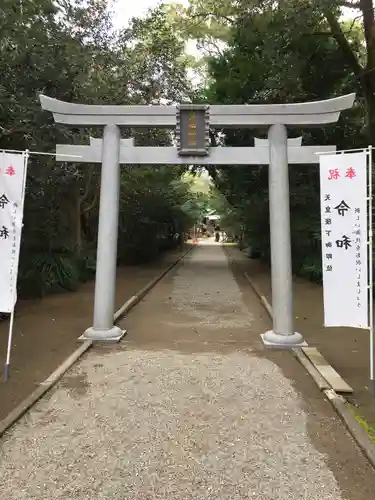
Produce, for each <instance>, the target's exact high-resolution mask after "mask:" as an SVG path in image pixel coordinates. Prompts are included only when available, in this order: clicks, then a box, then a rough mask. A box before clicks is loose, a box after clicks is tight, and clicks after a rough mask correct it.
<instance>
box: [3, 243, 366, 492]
mask: <svg viewBox="0 0 375 500" xmlns="http://www.w3.org/2000/svg"><path fill="white" fill-rule="evenodd" d="M254 307H255V306H254ZM155 311H159V313H157V312H155ZM203 311H206V313H204V312H203ZM210 311H211V313H212V311H214V312H215V313H216V318H217V321H216V323H215V317H214V316H215V315H214V316H213V315H212V314H211V313H210ZM158 314H159V316H158ZM179 318H180V323H179ZM258 320H259V319H258V318H257V317H256V316H255V314H253V313H252V312H251V311H249V310H248V309H247V307H245V305H244V303H243V300H242V294H241V291H240V289H239V286H238V284H237V282H236V280H235V278H234V276H233V274H232V272H231V269H230V268H229V267H228V265H227V262H226V258H225V255H224V253H223V250H222V249H221V248H220V246H214V245H212V246H211V247H210V246H208V245H199V246H198V248H197V249H196V250H194V251H193V252H192V253H191V254H189V256H188V258H187V259H186V262H185V264H184V265H182V266H181V267H179V268H178V269H177V270H176V273H175V276H174V278H173V280H171V281H170V282H163V283H161V284H159V285H158V287H157V288H156V289H155V290H154V291H153V292H152V293H151V295H150V296H149V297H148V298H146V300H145V301H143V302H142V303H141V304H140V305H139V308H138V309H136V310H135V311H134V312H133V313H132V315H131V317H130V318H129V319H128V320H127V323H129V325H130V330H132V332H133V338H134V339H135V341H136V339H137V337H141V336H142V335H144V334H145V332H146V333H147V332H148V331H149V329H150V328H151V327H152V328H153V332H154V337H158V336H159V335H160V336H162V335H163V334H164V333H165V330H168V331H170V332H176V335H177V332H180V334H181V335H185V332H187V331H189V330H188V329H189V328H191V324H193V325H195V326H194V328H199V331H200V332H201V334H202V336H203V337H204V335H207V337H209V336H210V335H211V334H212V333H213V332H215V329H216V331H217V332H221V334H222V333H223V332H227V336H228V337H229V334H231V335H236V332H238V334H239V333H241V332H244V331H245V332H246V329H247V330H248V331H256V330H257V328H259V326H258ZM168 322H170V323H173V325H174V326H171V325H170V324H168ZM181 332H182V333H181ZM259 333H260V332H258V334H257V336H258V337H259ZM125 345H126V344H125ZM291 359H292V358H291ZM313 418H315V419H318V420H319V419H320V418H321V415H319V414H317V415H315V416H314V417H313ZM309 419H311V415H308V414H307V413H306V410H305V406H304V402H303V399H302V397H301V395H300V394H299V393H298V392H297V391H296V389H295V388H294V387H293V385H292V383H291V381H290V380H289V379H287V378H286V377H285V376H284V374H283V372H282V370H281V369H280V368H279V366H277V364H276V363H274V362H272V361H271V360H269V359H266V358H265V357H263V356H259V355H258V353H257V352H256V349H254V348H253V347H251V346H249V347H246V348H244V349H242V350H239V349H238V350H235V351H232V352H220V351H217V350H215V348H212V349H211V350H209V351H207V352H196V351H195V352H190V353H189V352H187V353H185V354H183V353H182V352H177V351H174V350H172V349H171V348H169V349H161V348H159V349H158V348H156V349H149V348H146V347H144V348H140V347H138V348H137V347H134V346H133V347H130V345H129V346H128V347H127V348H126V347H125V346H123V347H122V348H114V349H112V348H111V349H109V350H108V349H107V350H103V351H101V350H98V351H94V352H90V353H89V355H88V356H86V357H85V358H83V359H82V361H80V363H79V364H78V365H77V366H76V367H75V368H74V369H73V370H72V371H71V372H69V373H68V375H67V376H65V377H64V379H63V380H62V381H61V383H60V384H59V385H58V386H57V388H56V390H54V391H53V392H52V393H51V395H50V396H49V397H48V398H45V399H43V400H42V401H40V402H39V403H38V404H37V405H36V406H35V407H34V409H33V410H32V411H31V412H30V413H29V414H28V415H27V416H26V417H25V418H23V419H22V420H21V421H20V422H19V423H18V424H17V425H16V426H15V427H14V428H13V430H12V431H11V432H9V433H8V434H7V435H6V437H5V438H3V440H2V441H1V442H0V444H1V456H0V474H1V489H0V499H1V500H34V499H35V500H36V499H38V500H47V499H48V500H49V499H56V500H57V499H64V500H73V499H74V500H76V499H79V500H92V499H97V500H102V499H103V500H104V499H111V500H112V499H116V500H117V499H118V500H120V499H121V500H122V499H126V500H136V499H137V500H146V499H147V500H191V499H192V498H194V499H196V500H242V499H252V498H255V499H256V500H297V499H298V500H322V499H324V500H348V499H350V500H354V499H355V498H356V499H357V498H360V499H361V500H362V499H363V498H366V497H365V496H356V497H354V496H350V497H349V496H347V494H344V493H342V490H341V488H340V486H339V484H338V483H337V480H336V478H335V475H334V473H333V472H332V470H331V468H330V467H329V466H328V460H327V456H326V454H325V453H322V452H321V451H319V450H318V449H317V447H316V446H315V444H314V443H313V442H312V441H311V438H310V436H309V431H308V425H309V424H308V420H309ZM328 420H329V419H328ZM330 425H331V426H334V425H335V422H334V421H333V422H331V421H330ZM342 438H343V439H346V440H347V439H349V438H348V437H347V435H346V434H343V436H342ZM353 446H354V445H353ZM353 449H354V448H353ZM343 450H345V448H343ZM355 453H356V452H355V449H354V454H355ZM355 456H356V457H357V459H358V460H359V461H360V460H361V455H360V454H358V455H355ZM363 463H364V462H363ZM363 463H362V465H361V469H364V468H365V467H363ZM356 466H357V464H356V463H355V464H354V463H353V464H352V465H349V466H348V467H347V471H349V470H351V468H352V467H353V468H355V467H356ZM344 473H345V474H346V472H345V471H344ZM366 474H367V475H366V476H365V480H366V481H367V483H368V485H367V486H368V487H369V488H371V485H374V484H375V483H374V482H372V483H371V481H373V479H374V478H373V476H371V472H369V471H368V470H367V472H366ZM354 489H356V488H355V485H354ZM368 491H370V490H368ZM372 491H373V490H372ZM367 498H368V500H370V498H372V497H371V496H370V495H368V496H367Z"/></svg>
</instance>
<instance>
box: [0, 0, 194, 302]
mask: <svg viewBox="0 0 375 500" xmlns="http://www.w3.org/2000/svg"><path fill="white" fill-rule="evenodd" d="M0 75H1V76H0V148H3V149H18V150H22V149H26V148H27V149H29V150H31V151H42V152H51V153H52V152H54V151H55V145H56V143H81V144H88V143H89V137H90V135H91V136H96V137H100V136H101V131H100V130H95V129H93V130H88V129H87V130H86V129H74V128H73V127H71V128H68V127H62V126H58V125H56V124H55V123H54V121H53V118H52V116H51V114H50V113H47V112H43V111H42V110H41V106H40V103H39V97H38V96H39V94H40V93H43V94H46V95H48V96H50V97H55V98H57V99H61V100H64V101H70V102H81V103H93V104H99V103H111V104H132V103H141V104H151V103H153V104H159V103H165V102H174V101H180V100H183V99H184V98H185V96H186V95H187V93H188V92H189V81H188V79H187V59H186V57H185V55H184V41H183V40H182V39H181V37H179V36H178V35H177V34H174V33H173V32H171V31H170V30H169V25H168V22H167V15H166V13H165V11H164V10H163V8H158V9H156V10H154V11H152V12H149V13H148V15H147V16H146V17H145V18H143V19H133V20H132V22H131V24H130V26H129V28H127V29H126V30H123V31H121V32H120V33H116V32H115V30H114V29H113V26H112V22H111V13H110V11H109V9H108V5H107V1H106V0H75V1H74V2H72V1H70V0H55V1H54V0H33V1H31V0H28V1H23V2H18V1H14V0H3V1H2V2H1V5H0ZM123 134H124V136H134V137H135V139H136V143H138V144H142V145H167V144H170V142H171V135H170V133H169V132H168V131H163V130H137V131H134V130H124V131H123ZM182 174H183V170H182V169H181V168H180V167H174V166H168V167H158V168H156V167H155V166H152V165H150V166H149V167H139V166H131V167H130V166H129V167H127V168H123V169H122V171H121V185H122V189H121V202H120V224H119V252H118V255H119V264H124V263H129V262H142V261H145V260H148V259H150V258H153V257H155V255H157V254H158V253H159V252H160V251H162V250H164V249H165V248H167V247H169V246H171V245H173V244H176V238H175V233H176V232H180V231H182V230H185V229H186V228H187V227H188V226H189V225H190V224H193V223H194V217H196V216H197V208H196V203H195V201H194V200H195V199H196V195H195V194H194V193H191V192H190V187H189V185H188V184H187V183H186V182H185V181H184V180H183V179H181V175H182ZM99 183H100V166H99V165H88V164H83V165H80V164H75V163H69V164H62V163H56V162H55V159H54V157H53V156H51V157H48V156H41V155H34V154H32V155H31V157H30V162H29V169H28V179H27V188H26V200H25V219H24V222H25V225H24V231H23V242H22V249H21V262H20V274H19V284H20V291H21V294H22V295H24V296H28V295H34V294H36V293H37V294H43V293H46V292H49V291H54V290H59V289H61V288H64V289H75V288H76V287H77V286H78V284H79V282H80V281H82V280H85V279H87V278H91V277H92V275H93V273H94V271H95V247H96V238H97V223H98V201H99ZM189 203H190V205H189Z"/></svg>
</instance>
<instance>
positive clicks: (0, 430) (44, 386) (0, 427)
mask: <svg viewBox="0 0 375 500" xmlns="http://www.w3.org/2000/svg"><path fill="white" fill-rule="evenodd" d="M195 245H196V244H195V243H194V244H192V245H191V247H190V248H189V249H188V250H187V251H186V252H184V253H183V254H182V255H180V257H178V259H176V260H175V262H173V263H172V264H170V265H169V266H168V267H167V268H166V269H164V271H163V272H162V273H160V274H159V275H158V276H157V277H156V278H154V279H153V280H151V281H150V282H149V283H148V284H147V285H146V286H145V287H143V288H142V290H140V291H139V292H138V293H137V294H136V295H133V296H132V297H131V298H130V299H129V300H127V301H126V302H125V304H124V305H123V306H121V307H120V309H119V310H118V311H116V312H115V314H114V322H115V323H116V322H117V321H119V320H120V319H121V318H122V317H123V316H124V315H125V314H126V313H128V312H129V311H130V310H131V309H133V307H135V306H136V305H137V304H138V303H139V302H140V301H141V300H142V299H143V298H144V297H145V296H146V295H147V294H148V292H149V291H150V290H151V289H152V288H154V286H155V285H156V284H157V283H158V282H159V281H160V280H162V279H163V278H164V276H165V275H166V274H168V273H169V272H170V271H171V270H172V269H173V268H174V267H175V266H176V265H177V264H179V262H181V260H182V259H184V258H185V257H186V255H187V254H188V253H189V252H191V251H192V250H193V248H194V247H195ZM92 345H93V341H92V340H86V341H85V342H83V344H82V345H80V347H78V349H76V350H75V351H74V352H73V353H72V354H71V355H70V356H69V357H68V358H67V359H66V360H65V361H64V362H63V363H62V364H61V365H60V366H59V367H58V368H57V369H56V370H55V371H54V372H52V373H51V375H50V376H49V377H48V378H46V380H44V381H43V382H41V383H40V384H39V386H38V387H37V388H36V389H35V391H33V392H32V393H31V394H30V395H29V396H27V398H25V399H24V400H23V401H21V403H20V404H19V405H17V406H16V408H14V410H12V411H11V412H10V413H9V414H8V415H7V416H6V417H5V418H4V419H3V420H1V421H0V438H1V436H2V435H3V434H5V432H6V431H7V430H8V429H10V427H12V426H13V425H14V424H15V423H16V422H17V421H18V420H19V419H20V418H21V417H22V416H23V415H24V414H25V413H26V412H27V411H28V410H29V409H30V408H31V407H32V406H33V405H34V404H35V403H36V402H37V401H38V400H39V399H40V398H41V397H42V396H44V395H45V394H46V393H47V392H48V391H49V390H50V389H51V388H52V387H53V386H54V385H55V384H56V383H57V382H58V381H59V380H60V379H61V378H62V377H63V375H64V374H65V373H66V372H67V371H68V370H69V369H70V368H71V367H72V366H73V365H74V363H76V361H78V359H79V358H80V357H81V356H82V355H83V354H84V353H85V352H86V351H88V350H89V349H90V347H91V346H92Z"/></svg>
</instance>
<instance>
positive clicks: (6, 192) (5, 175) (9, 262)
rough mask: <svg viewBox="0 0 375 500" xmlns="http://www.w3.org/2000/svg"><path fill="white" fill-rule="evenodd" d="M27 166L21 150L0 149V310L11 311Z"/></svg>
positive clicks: (15, 295)
mask: <svg viewBox="0 0 375 500" xmlns="http://www.w3.org/2000/svg"><path fill="white" fill-rule="evenodd" d="M26 168H27V158H26V156H25V154H24V153H12V154H9V153H2V152H0V312H8V313H10V312H12V311H13V309H14V305H15V303H16V298H17V293H16V286H17V272H18V260H19V250H20V244H21V232H22V219H23V201H24V196H25V193H24V184H25V182H24V181H25V176H26Z"/></svg>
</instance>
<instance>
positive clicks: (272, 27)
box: [206, 0, 367, 282]
mask: <svg viewBox="0 0 375 500" xmlns="http://www.w3.org/2000/svg"><path fill="white" fill-rule="evenodd" d="M255 3H256V2H254V3H250V5H249V6H248V9H247V10H245V11H244V10H243V9H242V10H241V9H239V10H238V11H237V15H236V16H235V19H234V21H233V18H232V21H233V22H232V25H231V26H232V27H231V36H230V39H229V43H228V46H227V48H226V50H225V51H224V52H223V54H221V55H219V56H215V57H211V59H210V62H209V69H210V77H211V82H212V84H211V86H210V87H209V88H208V89H207V91H206V98H207V99H208V100H209V101H211V102H215V103H226V104H235V103H249V104H250V103H283V102H301V101H309V100H311V101H313V100H320V99H327V98H330V97H332V96H335V95H339V94H343V93H349V92H357V93H358V92H359V95H361V86H360V83H359V82H358V80H357V78H356V76H355V75H354V74H353V71H352V67H351V65H350V64H349V62H348V59H347V57H346V55H345V54H344V53H343V51H342V49H341V48H340V46H339V45H338V44H337V42H336V40H335V39H334V38H333V37H332V36H331V34H330V31H329V26H328V23H327V20H326V18H325V16H324V13H323V11H322V9H320V8H318V7H317V4H316V3H314V2H303V1H301V0H291V1H290V2H286V3H285V5H284V4H283V8H280V9H277V8H275V6H274V5H271V4H268V3H267V2H257V4H258V6H259V4H262V8H261V9H259V8H257V7H256V5H255ZM347 36H349V37H350V36H351V48H352V49H353V50H354V51H357V55H358V57H363V44H362V45H361V43H360V42H361V41H362V38H361V31H360V30H358V29H357V30H353V32H352V33H351V35H347ZM359 102H360V104H359V105H357V106H356V107H355V108H354V109H353V110H350V111H347V112H345V113H344V114H343V117H342V118H341V119H340V122H339V123H338V124H337V125H336V124H335V125H332V126H326V127H322V128H319V129H310V130H305V129H304V130H295V131H293V134H295V135H296V136H297V135H302V137H303V143H304V144H306V145H309V144H321V145H324V144H335V145H337V147H338V149H349V148H352V147H361V146H366V141H367V139H366V135H365V133H366V130H365V126H364V124H365V121H364V116H365V109H364V107H363V106H362V105H361V101H359ZM222 132H223V133H224V139H220V140H222V141H224V143H225V144H226V145H231V146H251V145H253V137H254V136H255V137H264V130H261V129H260V130H256V129H254V130H246V131H238V130H223V131H222ZM292 136H293V135H292V134H290V137H292ZM289 172H290V173H289V178H290V205H291V231H292V252H293V271H294V272H295V273H297V274H301V275H303V276H305V277H307V278H309V279H311V280H313V281H315V282H319V281H320V280H321V241H320V211H319V206H320V201H319V200H320V198H319V197H320V194H319V172H318V168H317V166H311V165H308V166H307V165H293V166H291V167H290V170H289ZM213 177H214V182H215V186H216V188H217V189H218V190H219V191H220V193H222V194H223V195H224V196H225V197H226V199H227V201H228V203H229V204H230V206H231V207H232V210H234V211H235V213H236V216H237V220H238V221H240V222H241V224H242V227H243V228H244V235H245V239H246V242H247V244H249V245H250V246H252V247H254V248H257V249H258V250H259V251H260V254H261V256H262V258H263V259H265V260H266V261H269V260H270V251H269V250H270V242H269V213H268V169H267V167H261V166H259V167H258V168H257V167H254V168H253V167H252V168H249V167H236V168H233V167H232V168H229V167H220V168H219V167H216V168H215V169H214V172H213Z"/></svg>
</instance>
